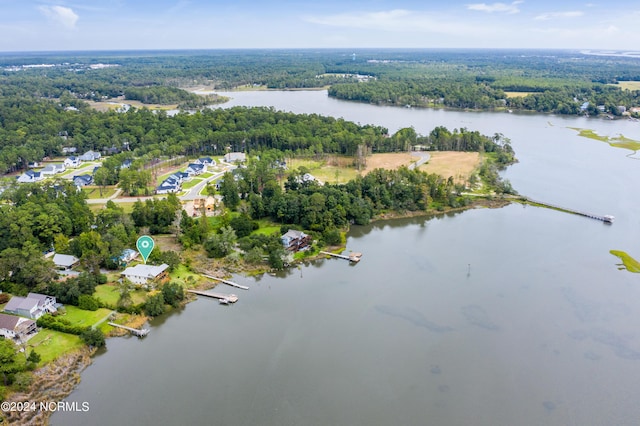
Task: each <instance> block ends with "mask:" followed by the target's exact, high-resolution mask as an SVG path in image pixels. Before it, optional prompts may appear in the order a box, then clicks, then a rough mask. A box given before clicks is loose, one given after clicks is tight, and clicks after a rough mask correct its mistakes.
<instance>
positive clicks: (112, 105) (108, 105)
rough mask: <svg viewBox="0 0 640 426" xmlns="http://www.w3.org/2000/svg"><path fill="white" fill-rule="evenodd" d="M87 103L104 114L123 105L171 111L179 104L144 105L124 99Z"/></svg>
mask: <svg viewBox="0 0 640 426" xmlns="http://www.w3.org/2000/svg"><path fill="white" fill-rule="evenodd" d="M87 103H88V104H89V106H90V107H91V108H93V109H95V110H96V111H102V112H104V111H110V110H114V109H118V108H121V107H122V105H124V104H128V105H131V106H132V107H134V108H138V109H142V108H148V109H163V110H171V109H177V108H178V104H171V105H161V104H143V103H142V102H140V101H130V100H126V99H124V98H122V97H119V98H115V99H107V100H105V101H103V102H94V101H87Z"/></svg>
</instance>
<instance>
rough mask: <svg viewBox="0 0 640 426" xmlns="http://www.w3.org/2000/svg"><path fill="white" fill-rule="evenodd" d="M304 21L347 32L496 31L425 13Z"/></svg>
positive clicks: (346, 15)
mask: <svg viewBox="0 0 640 426" xmlns="http://www.w3.org/2000/svg"><path fill="white" fill-rule="evenodd" d="M303 20H305V21H307V22H310V23H314V24H320V25H326V26H331V27H340V28H346V29H367V30H375V31H390V32H422V33H438V34H454V35H464V34H469V33H473V34H481V33H487V32H489V33H494V32H495V29H493V28H490V27H486V28H483V27H482V26H479V25H475V26H469V25H467V24H465V23H464V22H461V21H459V20H454V19H446V18H445V17H442V16H435V15H434V14H430V13H426V12H416V11H410V10H405V9H395V10H389V11H381V12H347V13H340V14H336V15H322V16H307V17H304V18H303Z"/></svg>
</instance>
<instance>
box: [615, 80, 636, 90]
mask: <svg viewBox="0 0 640 426" xmlns="http://www.w3.org/2000/svg"><path fill="white" fill-rule="evenodd" d="M612 86H617V87H619V88H621V89H622V90H640V81H619V82H618V84H612Z"/></svg>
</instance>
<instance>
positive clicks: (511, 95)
mask: <svg viewBox="0 0 640 426" xmlns="http://www.w3.org/2000/svg"><path fill="white" fill-rule="evenodd" d="M504 93H505V95H507V98H518V97H520V98H524V97H525V96H527V95H533V94H534V93H536V92H504Z"/></svg>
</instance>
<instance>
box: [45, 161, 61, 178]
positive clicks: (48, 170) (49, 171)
mask: <svg viewBox="0 0 640 426" xmlns="http://www.w3.org/2000/svg"><path fill="white" fill-rule="evenodd" d="M65 170H66V167H65V165H64V164H62V163H58V164H48V165H46V166H45V167H44V168H43V169H42V170H40V174H41V175H42V176H53V175H55V174H58V173H62V172H64V171H65Z"/></svg>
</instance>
